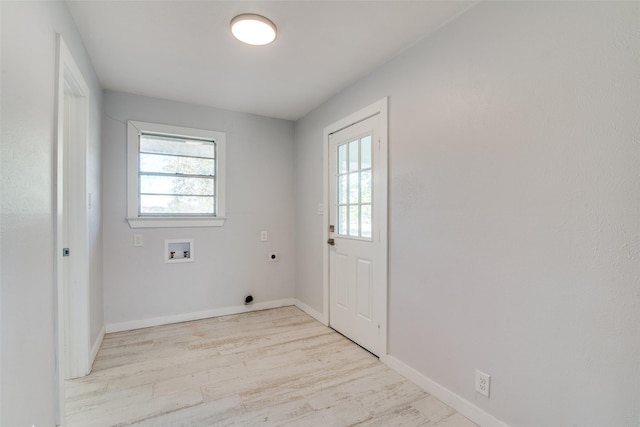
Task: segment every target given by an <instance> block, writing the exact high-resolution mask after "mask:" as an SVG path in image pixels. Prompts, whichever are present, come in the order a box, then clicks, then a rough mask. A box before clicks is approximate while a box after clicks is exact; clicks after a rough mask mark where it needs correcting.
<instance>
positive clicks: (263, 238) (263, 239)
mask: <svg viewBox="0 0 640 427" xmlns="http://www.w3.org/2000/svg"><path fill="white" fill-rule="evenodd" d="M267 238H268V236H267V232H266V231H261V232H260V241H261V242H266V241H267Z"/></svg>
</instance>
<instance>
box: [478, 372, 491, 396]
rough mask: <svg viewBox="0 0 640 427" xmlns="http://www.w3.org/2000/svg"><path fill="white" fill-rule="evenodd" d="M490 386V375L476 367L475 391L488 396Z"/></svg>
mask: <svg viewBox="0 0 640 427" xmlns="http://www.w3.org/2000/svg"><path fill="white" fill-rule="evenodd" d="M490 388H491V376H490V375H487V374H485V373H484V372H482V371H479V370H477V369H476V391H477V392H478V393H480V394H481V395H483V396H485V397H489V390H490Z"/></svg>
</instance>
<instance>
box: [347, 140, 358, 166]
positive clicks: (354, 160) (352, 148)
mask: <svg viewBox="0 0 640 427" xmlns="http://www.w3.org/2000/svg"><path fill="white" fill-rule="evenodd" d="M359 160H360V159H358V140H357V139H356V140H355V141H351V142H350V143H349V171H350V172H353V171H357V170H358V166H359V165H360V162H359Z"/></svg>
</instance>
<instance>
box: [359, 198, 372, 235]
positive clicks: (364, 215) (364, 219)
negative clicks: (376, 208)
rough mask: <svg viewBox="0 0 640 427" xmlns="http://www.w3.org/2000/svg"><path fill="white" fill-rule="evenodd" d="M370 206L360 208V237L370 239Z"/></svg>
mask: <svg viewBox="0 0 640 427" xmlns="http://www.w3.org/2000/svg"><path fill="white" fill-rule="evenodd" d="M371 223H372V221H371V205H362V206H360V231H361V233H360V235H361V236H362V237H371Z"/></svg>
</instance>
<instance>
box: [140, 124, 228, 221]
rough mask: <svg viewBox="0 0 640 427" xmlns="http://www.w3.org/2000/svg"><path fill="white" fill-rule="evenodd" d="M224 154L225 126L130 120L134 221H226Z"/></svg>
mask: <svg viewBox="0 0 640 427" xmlns="http://www.w3.org/2000/svg"><path fill="white" fill-rule="evenodd" d="M224 155H225V134H224V133H223V132H215V131H209V130H202V129H190V128H183V127H178V126H168V125H161V124H156V123H144V122H134V121H129V122H128V158H127V160H128V217H127V220H128V222H129V225H130V226H131V227H132V228H148V227H216V226H221V225H223V224H224Z"/></svg>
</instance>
